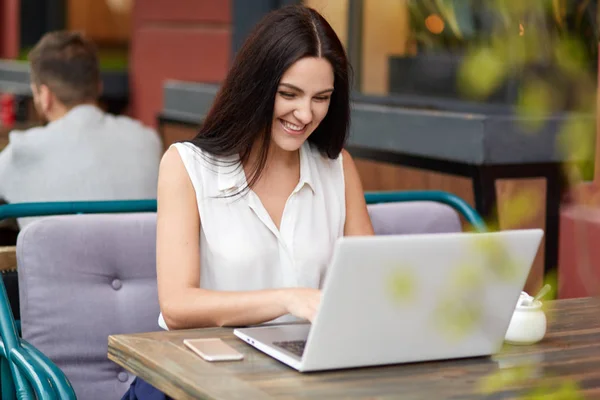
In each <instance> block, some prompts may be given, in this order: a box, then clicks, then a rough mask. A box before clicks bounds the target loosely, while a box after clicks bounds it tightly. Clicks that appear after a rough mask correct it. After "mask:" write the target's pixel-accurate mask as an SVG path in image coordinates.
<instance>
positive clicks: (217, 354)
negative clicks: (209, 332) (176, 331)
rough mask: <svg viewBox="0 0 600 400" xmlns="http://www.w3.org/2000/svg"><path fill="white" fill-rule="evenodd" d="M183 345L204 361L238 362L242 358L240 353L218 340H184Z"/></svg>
mask: <svg viewBox="0 0 600 400" xmlns="http://www.w3.org/2000/svg"><path fill="white" fill-rule="evenodd" d="M183 344H184V345H186V346H187V347H188V348H189V349H190V350H192V351H193V352H194V353H196V354H198V355H199V356H200V357H202V358H203V359H205V360H206V361H238V360H242V359H243V358H244V355H243V354H242V353H240V352H239V351H237V350H236V349H234V348H233V347H231V346H230V345H228V344H227V343H225V342H224V341H222V340H221V339H218V338H209V339H184V340H183Z"/></svg>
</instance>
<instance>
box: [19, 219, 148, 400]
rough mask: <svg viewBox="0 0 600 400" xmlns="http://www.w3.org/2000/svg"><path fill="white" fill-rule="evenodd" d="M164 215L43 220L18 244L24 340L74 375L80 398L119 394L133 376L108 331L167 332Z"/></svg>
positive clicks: (33, 226)
mask: <svg viewBox="0 0 600 400" xmlns="http://www.w3.org/2000/svg"><path fill="white" fill-rule="evenodd" d="M155 241H156V214H154V213H138V214H96V215H70V216H57V217H48V218H43V219H41V220H39V221H36V222H34V223H32V224H30V225H28V226H27V227H26V228H25V229H24V230H23V231H22V232H21V234H20V235H19V238H18V241H17V265H18V276H19V297H20V299H21V323H22V330H23V338H24V339H26V340H27V341H29V342H30V343H31V344H32V345H34V346H35V347H37V348H38V349H39V350H41V351H42V352H43V353H45V354H46V355H47V356H48V357H49V358H50V359H51V360H52V361H54V362H55V363H56V364H57V365H58V367H59V368H61V369H62V370H63V371H64V373H65V374H66V375H67V377H68V378H69V380H70V381H71V383H72V384H73V387H74V389H75V392H76V394H77V396H78V398H79V399H94V400H95V399H117V398H120V397H121V396H122V394H123V393H124V392H125V391H126V390H127V388H128V387H129V384H130V383H131V381H132V380H133V376H131V374H130V373H128V372H126V371H125V370H124V369H122V368H120V367H119V366H118V365H116V364H115V363H113V362H112V361H110V360H108V358H107V351H108V342H107V339H108V336H109V335H112V334H118V333H134V332H147V331H156V330H159V327H158V324H157V316H158V313H159V306H158V295H157V288H156V256H155V248H156V245H155Z"/></svg>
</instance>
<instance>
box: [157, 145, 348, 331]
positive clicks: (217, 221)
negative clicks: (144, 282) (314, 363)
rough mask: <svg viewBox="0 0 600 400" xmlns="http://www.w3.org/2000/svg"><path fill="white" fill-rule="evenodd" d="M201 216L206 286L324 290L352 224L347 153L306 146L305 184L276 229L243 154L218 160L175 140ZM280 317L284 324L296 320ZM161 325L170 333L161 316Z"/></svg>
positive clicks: (202, 282) (202, 269) (302, 158)
mask: <svg viewBox="0 0 600 400" xmlns="http://www.w3.org/2000/svg"><path fill="white" fill-rule="evenodd" d="M172 146H175V148H176V149H177V150H178V152H179V155H180V156H181V159H182V161H183V164H184V165H185V168H186V170H187V173H188V174H189V177H190V180H191V182H192V185H193V187H194V190H195V193H196V199H197V202H198V211H199V214H200V223H201V232H200V266H199V267H200V287H201V288H204V289H210V290H223V291H243V290H260V289H273V288H285V287H308V288H321V287H322V284H323V280H324V277H325V273H326V269H327V266H328V264H329V261H330V258H331V256H332V251H333V246H334V243H335V241H336V240H337V239H338V238H339V237H341V236H342V235H343V232H344V223H345V220H346V202H345V184H344V170H343V166H342V156H341V155H340V156H339V157H338V158H337V159H335V160H331V159H328V158H326V157H324V156H322V155H321V154H320V153H319V151H318V150H317V149H316V148H315V147H314V146H312V145H311V144H309V143H308V142H306V143H304V145H303V146H302V147H301V148H300V181H299V182H298V185H297V186H296V188H295V189H294V191H293V192H292V194H291V195H290V197H289V198H288V200H287V202H286V204H285V208H284V210H283V215H282V218H281V223H280V229H277V227H276V226H275V224H274V223H273V221H272V219H271V217H270V216H269V214H268V213H267V211H266V209H265V208H264V206H263V205H262V203H261V201H260V199H259V198H258V196H257V195H256V194H255V193H254V192H253V191H251V190H249V191H247V192H245V193H244V194H242V195H235V196H232V197H227V195H232V194H235V193H236V192H237V191H238V190H239V189H241V188H243V187H244V186H245V184H246V176H245V173H244V170H243V168H241V166H240V164H239V158H238V157H235V158H234V157H232V158H230V159H218V160H217V159H215V158H214V157H211V156H208V155H207V154H206V153H203V152H202V150H200V149H198V148H197V147H196V146H194V145H192V144H191V143H176V144H173V145H172ZM289 317H290V316H288V318H285V316H284V318H279V319H277V320H276V321H277V322H281V321H284V320H289V319H290V318H289ZM159 325H160V326H161V327H162V328H163V329H167V327H166V324H165V322H164V320H163V318H162V314H161V315H160V317H159Z"/></svg>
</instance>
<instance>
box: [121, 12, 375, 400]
mask: <svg viewBox="0 0 600 400" xmlns="http://www.w3.org/2000/svg"><path fill="white" fill-rule="evenodd" d="M348 70H349V66H348V62H347V59H346V55H345V52H344V49H343V46H342V44H341V43H340V41H339V39H338V37H337V36H336V34H335V32H334V31H333V29H332V28H331V26H330V25H329V24H328V23H327V21H326V20H325V19H324V18H323V17H322V16H321V15H319V14H318V13H317V12H316V11H314V10H312V9H310V8H306V7H303V6H288V7H284V8H281V9H279V10H276V11H273V12H271V13H270V14H268V15H267V16H266V17H264V19H263V20H262V21H261V22H260V23H259V24H258V25H257V26H256V27H255V28H254V30H253V32H252V33H251V34H250V35H249V37H248V39H247V40H246V42H245V44H244V45H243V47H242V48H241V49H240V51H239V53H238V54H237V57H236V59H235V61H234V63H233V65H232V67H231V70H230V71H229V74H228V76H227V78H226V79H225V81H224V82H223V85H222V87H221V90H220V92H219V93H218V94H217V96H216V99H215V101H214V103H213V106H212V108H211V110H210V111H209V113H208V115H207V116H206V118H205V120H204V123H203V126H202V128H201V130H200V132H199V133H198V135H197V136H196V137H195V138H194V139H193V140H191V141H190V142H187V143H177V144H174V145H172V146H171V147H170V148H169V149H168V150H167V152H166V153H165V155H164V157H163V160H162V163H161V166H160V174H159V183H158V217H157V275H158V292H159V302H160V308H161V311H162V314H161V317H160V319H159V324H160V325H161V326H162V327H163V328H166V329H184V328H199V327H208V326H233V325H236V326H239V325H251V324H260V323H265V322H272V321H277V322H280V321H283V320H287V319H293V318H299V319H307V320H309V321H312V320H313V318H314V316H315V313H316V312H317V309H318V306H319V301H320V296H321V292H320V289H319V288H320V287H321V284H322V282H323V278H324V275H325V272H326V268H327V265H328V263H329V260H330V258H331V255H332V251H333V246H334V243H335V241H336V240H337V239H338V238H339V237H340V236H342V235H372V234H373V228H372V226H371V221H370V219H369V215H368V213H367V208H366V204H365V200H364V194H363V190H362V186H361V183H360V180H359V176H358V173H357V171H356V168H355V165H354V162H353V161H352V158H351V157H350V155H349V154H348V153H347V152H345V151H343V150H342V148H343V145H344V143H345V141H346V138H347V134H348V126H349V117H350V104H349V91H350V84H349V71H348ZM198 243H200V246H199V247H198ZM152 389H153V390H154V392H152ZM145 390H148V393H150V394H154V395H156V396H158V393H157V391H156V389H154V388H152V387H151V386H150V385H148V384H147V383H145V382H143V381H141V380H136V381H135V382H134V384H133V385H132V388H131V389H130V392H129V394H128V395H126V397H125V398H131V399H134V398H142V397H141V396H140V397H136V395H137V394H138V393H142V392H144V391H145ZM151 392H152V393H151ZM127 396H129V397H127ZM153 398H164V397H153Z"/></svg>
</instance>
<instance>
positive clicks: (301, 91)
mask: <svg viewBox="0 0 600 400" xmlns="http://www.w3.org/2000/svg"><path fill="white" fill-rule="evenodd" d="M333 79H334V77H333V68H332V66H331V64H330V63H329V61H327V60H326V59H325V58H316V57H306V58H302V59H300V60H298V61H296V62H295V63H294V64H292V66H291V67H289V68H288V69H287V71H285V73H284V74H283V77H282V78H281V81H280V82H279V87H278V88H277V94H276V95H275V108H274V113H273V128H272V131H271V132H272V134H271V137H272V139H273V142H274V143H273V144H275V145H277V146H278V147H279V148H280V149H282V150H285V151H296V150H298V149H299V148H300V147H301V146H302V144H303V143H304V142H305V141H306V139H308V137H309V136H310V135H311V134H312V133H313V132H314V131H315V129H316V128H317V126H319V124H320V123H321V121H322V120H323V118H325V115H327V110H328V109H329V103H330V99H331V92H333ZM249 106H252V105H251V104H250V105H249Z"/></svg>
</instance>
